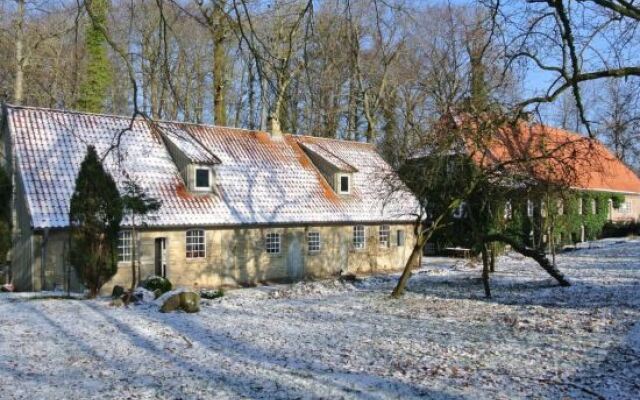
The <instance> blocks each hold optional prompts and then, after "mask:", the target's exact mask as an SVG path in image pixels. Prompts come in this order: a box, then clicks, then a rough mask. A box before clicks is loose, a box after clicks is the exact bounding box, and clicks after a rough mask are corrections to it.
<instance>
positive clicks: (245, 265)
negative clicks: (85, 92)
mask: <svg viewBox="0 0 640 400" xmlns="http://www.w3.org/2000/svg"><path fill="white" fill-rule="evenodd" d="M130 124H131V127H130V129H128V128H129V126H130ZM274 128H276V127H274ZM88 145H93V146H95V147H96V149H97V151H98V154H100V155H104V164H105V168H106V169H107V170H108V171H109V172H110V173H111V175H112V176H113V177H114V179H115V180H116V182H117V183H118V185H119V186H120V187H121V189H122V184H123V182H124V178H125V177H127V178H129V179H132V180H133V181H135V182H136V183H137V184H139V185H140V186H141V187H142V188H143V189H144V190H145V192H146V193H147V194H148V195H149V196H151V197H154V198H156V199H158V200H160V201H161V202H162V206H161V208H160V210H159V211H157V212H155V213H154V214H153V215H150V216H148V217H147V218H146V219H145V221H144V226H143V227H142V228H141V230H140V232H139V233H138V234H137V235H136V237H133V235H132V231H131V230H130V221H129V220H128V219H126V218H125V220H123V228H122V231H121V232H120V238H119V246H118V260H119V268H118V272H117V274H116V276H115V277H114V278H113V279H112V281H111V282H110V284H109V285H107V287H106V288H105V289H106V290H108V289H109V287H110V286H113V285H115V284H121V285H122V284H127V283H128V282H129V275H130V273H131V272H130V262H131V254H132V252H131V250H132V242H133V241H137V243H138V244H139V246H138V249H140V251H139V254H138V256H139V262H140V265H141V268H140V269H141V278H145V277H146V276H147V275H152V274H156V275H163V276H166V277H168V278H169V279H170V280H171V281H172V282H174V284H176V285H183V286H190V287H215V286H221V285H246V284H256V283H260V282H264V281H279V280H282V281H294V280H298V279H302V278H305V277H323V276H330V275H338V274H340V273H373V272H381V271H391V270H397V269H399V268H402V267H403V266H404V263H405V262H406V260H407V258H408V256H409V254H410V253H411V248H412V246H413V242H414V234H413V229H412V225H411V224H412V221H413V220H415V216H414V214H415V210H416V207H417V203H416V200H415V198H414V197H413V195H412V194H410V193H409V192H408V191H406V190H395V191H391V190H389V187H391V186H394V187H397V186H398V185H395V184H394V185H389V183H390V181H395V180H396V178H395V176H394V175H393V173H392V172H391V168H390V167H389V166H388V165H387V164H386V163H385V162H384V161H383V159H382V158H381V157H380V156H379V155H378V154H377V153H376V151H375V149H374V147H373V146H372V145H370V144H365V143H358V142H349V141H341V140H334V139H321V138H315V137H308V136H293V135H288V134H282V133H281V132H279V130H278V129H272V130H271V131H270V132H269V133H267V132H258V131H248V130H242V129H232V128H225V127H218V126H207V125H198V124H187V123H178V122H150V121H148V120H145V119H143V118H136V119H135V120H134V121H133V122H132V120H131V118H130V117H120V116H108V115H96V114H83V113H77V112H70V111H59V110H52V109H41V108H29V107H14V106H5V107H4V110H3V119H2V146H1V147H0V156H2V160H3V162H4V163H6V168H7V170H8V171H10V173H11V175H12V176H13V179H14V182H15V195H14V197H15V199H14V201H13V204H14V235H13V236H14V237H13V248H12V251H11V254H10V259H11V260H10V262H11V274H12V278H13V282H14V284H15V286H16V288H17V289H18V290H50V289H57V288H66V287H67V285H70V287H71V288H73V289H78V288H79V284H78V282H77V280H76V278H75V274H74V272H73V270H72V268H70V267H69V265H68V262H67V259H68V254H67V249H68V231H67V229H68V227H69V222H68V219H69V217H68V213H69V204H70V198H71V196H72V194H73V191H74V187H75V179H76V176H77V173H78V170H79V166H80V163H81V162H82V160H83V158H84V156H85V154H86V149H87V146H88Z"/></svg>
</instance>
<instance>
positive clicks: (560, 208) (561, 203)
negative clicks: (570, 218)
mask: <svg viewBox="0 0 640 400" xmlns="http://www.w3.org/2000/svg"><path fill="white" fill-rule="evenodd" d="M556 210H557V212H558V215H564V200H562V199H558V200H557V201H556Z"/></svg>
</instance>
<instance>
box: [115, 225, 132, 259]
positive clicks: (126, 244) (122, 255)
mask: <svg viewBox="0 0 640 400" xmlns="http://www.w3.org/2000/svg"><path fill="white" fill-rule="evenodd" d="M131 246H132V243H131V231H122V232H118V261H119V262H126V261H131Z"/></svg>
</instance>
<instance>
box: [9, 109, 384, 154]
mask: <svg viewBox="0 0 640 400" xmlns="http://www.w3.org/2000/svg"><path fill="white" fill-rule="evenodd" d="M5 106H6V107H7V108H9V109H27V110H40V111H49V112H57V113H63V114H75V115H90V116H96V117H108V118H117V119H128V120H130V119H131V117H132V116H131V115H119V114H108V113H92V112H87V111H80V110H74V109H66V108H62V109H61V108H51V107H37V106H27V105H16V104H11V103H5ZM138 116H140V117H143V115H140V114H138V115H136V118H138ZM145 120H147V119H146V118H145ZM148 120H149V121H152V122H153V123H168V124H184V125H195V126H201V127H208V128H221V129H230V130H236V131H245V132H247V133H267V134H268V132H267V131H263V130H260V129H248V128H240V127H235V126H224V125H215V124H207V123H202V122H191V121H175V120H167V119H155V118H149V119H148ZM284 136H291V137H294V138H296V137H298V138H312V139H320V140H323V141H332V142H343V143H352V144H358V145H363V146H370V147H375V144H373V143H368V142H359V141H357V140H348V139H339V138H328V137H323V136H313V135H306V134H294V133H285V134H284Z"/></svg>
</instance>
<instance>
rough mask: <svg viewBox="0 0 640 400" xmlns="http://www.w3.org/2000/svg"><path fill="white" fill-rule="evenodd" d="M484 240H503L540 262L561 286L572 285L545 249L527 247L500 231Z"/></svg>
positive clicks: (487, 241) (486, 241) (524, 254)
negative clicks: (552, 261)
mask: <svg viewBox="0 0 640 400" xmlns="http://www.w3.org/2000/svg"><path fill="white" fill-rule="evenodd" d="M484 242H485V243H490V242H503V243H506V244H509V245H511V247H512V248H513V249H514V250H515V251H517V252H518V253H520V254H522V255H523V256H525V257H529V258H533V259H534V260H535V261H536V262H537V263H538V264H540V266H541V267H542V269H544V270H545V271H546V272H547V273H548V274H549V275H551V276H552V277H553V278H554V279H555V280H557V281H558V283H559V284H560V286H571V283H570V282H569V281H568V280H567V279H566V278H565V277H564V275H563V274H562V272H560V270H558V268H556V266H555V265H553V263H551V261H549V259H548V258H547V256H546V255H545V254H544V252H543V251H539V250H536V249H532V248H529V247H526V246H525V245H523V244H521V243H520V242H519V241H517V240H515V239H513V238H511V237H509V236H507V235H504V234H500V233H494V234H491V235H488V236H486V237H485V238H484Z"/></svg>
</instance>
